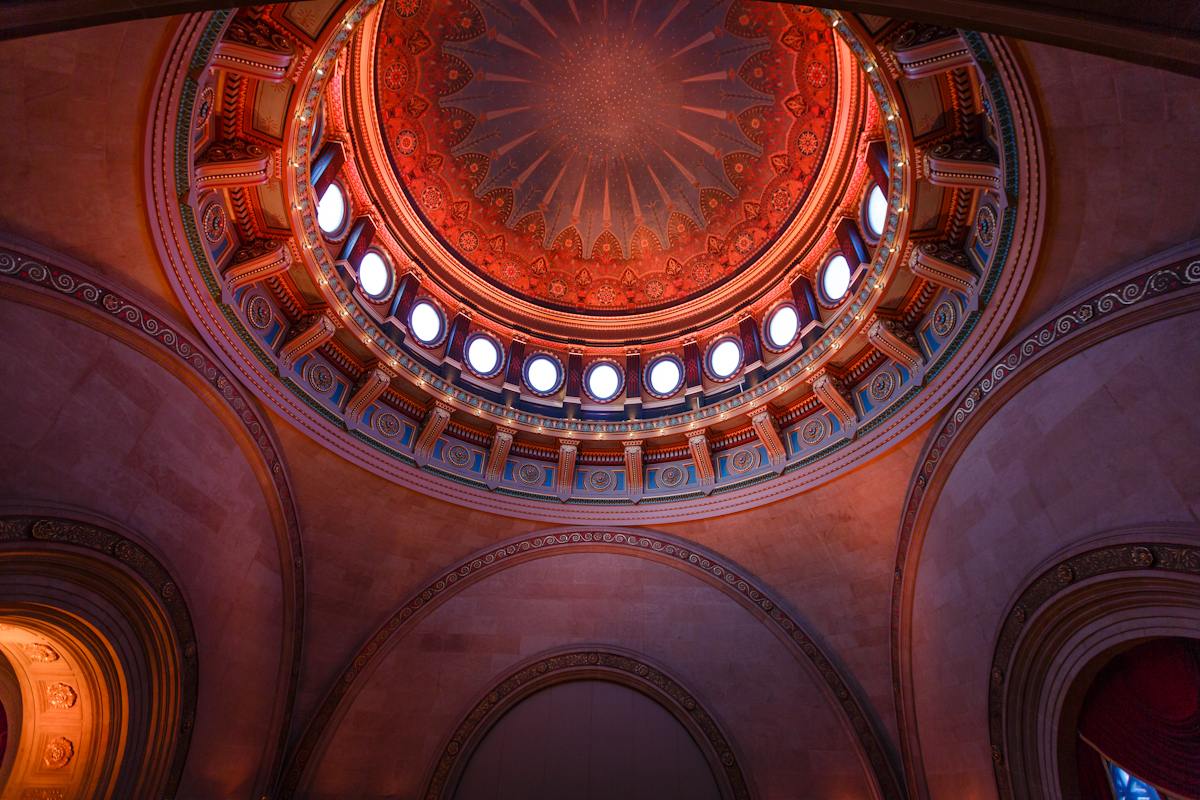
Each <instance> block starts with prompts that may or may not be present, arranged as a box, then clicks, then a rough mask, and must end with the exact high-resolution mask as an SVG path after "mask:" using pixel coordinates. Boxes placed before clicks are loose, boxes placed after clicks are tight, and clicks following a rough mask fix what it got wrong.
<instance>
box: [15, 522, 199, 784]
mask: <svg viewBox="0 0 1200 800" xmlns="http://www.w3.org/2000/svg"><path fill="white" fill-rule="evenodd" d="M0 571H2V572H3V573H4V576H5V579H4V581H3V582H2V583H0V623H2V624H0V651H2V652H3V654H4V655H5V656H6V657H7V661H8V662H9V664H11V665H12V667H13V671H14V673H15V676H16V678H17V682H18V683H19V685H20V692H21V701H22V702H21V730H20V733H19V737H20V742H19V745H18V748H17V753H16V758H15V761H14V764H13V767H12V773H11V774H10V776H9V781H8V784H7V786H6V789H5V791H6V794H5V795H4V796H5V797H6V798H7V797H9V796H12V797H17V796H19V793H20V792H24V791H26V790H28V789H35V790H36V789H42V790H45V791H47V792H48V793H49V794H48V795H47V796H57V797H61V798H63V800H68V799H69V798H75V797H79V798H83V797H98V798H104V797H155V796H157V797H174V795H175V792H176V789H177V788H178V786H179V781H180V778H181V776H182V774H183V768H184V762H185V761H186V758H187V753H188V747H189V744H190V742H191V733H192V727H193V725H194V723H195V718H196V698H197V687H198V682H199V681H198V664H197V662H198V658H197V655H198V654H197V648H196V641H195V632H194V629H193V627H192V620H191V613H190V612H189V610H188V607H187V603H186V602H185V600H184V598H183V595H182V593H181V592H180V591H179V589H178V584H177V583H176V581H175V579H174V578H173V576H172V575H171V574H170V573H169V572H168V570H167V569H166V568H164V567H163V566H162V564H161V563H160V562H159V561H158V560H157V558H155V556H154V555H153V554H152V553H150V552H149V551H147V550H146V549H145V548H143V547H142V546H141V545H139V544H137V543H136V542H134V541H132V540H130V539H129V538H127V537H125V536H122V535H121V534H118V533H115V532H113V531H111V530H107V529H104V528H100V527H97V526H93V525H89V524H86V523H80V522H76V521H74V520H67V519H61V518H48V517H34V516H11V517H4V518H0Z"/></svg>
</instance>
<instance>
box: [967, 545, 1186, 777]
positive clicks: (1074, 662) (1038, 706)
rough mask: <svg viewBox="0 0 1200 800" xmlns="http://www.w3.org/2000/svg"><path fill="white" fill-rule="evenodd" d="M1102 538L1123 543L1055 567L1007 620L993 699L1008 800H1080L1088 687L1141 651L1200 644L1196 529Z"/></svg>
mask: <svg viewBox="0 0 1200 800" xmlns="http://www.w3.org/2000/svg"><path fill="white" fill-rule="evenodd" d="M1164 534H1165V535H1164ZM1106 538H1109V539H1116V540H1118V541H1124V542H1125V543H1122V544H1111V545H1108V546H1104V547H1097V548H1094V549H1089V550H1085V551H1083V552H1080V553H1077V554H1074V555H1072V556H1070V557H1068V558H1063V559H1061V560H1059V561H1058V562H1057V563H1055V564H1052V565H1050V566H1049V568H1047V569H1046V570H1044V571H1043V572H1041V574H1039V575H1038V576H1037V577H1035V578H1034V579H1032V580H1031V581H1029V583H1028V585H1027V586H1026V587H1025V588H1024V590H1023V591H1022V592H1021V594H1020V597H1019V598H1018V599H1017V600H1016V601H1015V602H1014V603H1012V605H1011V606H1010V608H1009V609H1008V612H1007V613H1006V614H1005V615H1004V618H1003V619H1004V622H1003V626H1002V628H1001V631H1000V635H999V637H998V641H997V644H996V651H995V654H994V656H993V659H992V670H991V681H990V685H989V692H988V694H989V698H988V725H989V729H990V733H991V739H992V745H991V749H992V760H993V762H994V768H995V773H996V785H997V789H998V792H999V795H1000V797H1001V798H1003V800H1017V799H1018V798H1020V800H1026V799H1027V798H1028V799H1032V798H1050V800H1061V798H1070V797H1077V796H1078V794H1079V789H1078V785H1077V782H1076V775H1075V766H1074V765H1075V746H1076V744H1075V742H1076V727H1075V721H1076V719H1077V716H1078V713H1079V707H1080V704H1081V702H1082V700H1083V696H1084V694H1085V692H1086V690H1087V688H1088V686H1089V685H1090V684H1091V681H1092V678H1094V677H1095V675H1096V673H1097V672H1098V671H1099V670H1100V668H1101V667H1103V666H1104V664H1105V663H1107V661H1108V660H1109V659H1110V658H1111V657H1112V656H1113V655H1115V654H1116V653H1117V652H1119V651H1121V650H1123V649H1127V648H1128V647H1131V646H1133V645H1135V644H1137V643H1139V642H1142V641H1146V640H1148V639H1153V638H1158V637H1165V636H1184V637H1188V638H1193V639H1200V546H1198V545H1197V542H1200V527H1194V526H1193V527H1192V529H1190V530H1188V529H1181V530H1180V531H1179V532H1177V533H1176V534H1175V535H1174V536H1172V535H1171V534H1170V532H1169V531H1162V530H1158V531H1156V530H1153V529H1143V528H1138V529H1133V530H1130V531H1126V532H1121V533H1117V534H1115V535H1113V536H1111V537H1106Z"/></svg>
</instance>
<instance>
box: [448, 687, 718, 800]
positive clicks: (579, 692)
mask: <svg viewBox="0 0 1200 800" xmlns="http://www.w3.org/2000/svg"><path fill="white" fill-rule="evenodd" d="M453 797H454V798H455V800H482V798H488V800H491V799H492V798H507V797H514V798H515V797H522V798H528V799H529V800H538V799H539V798H544V799H545V800H550V798H558V797H623V798H629V800H643V799H644V800H652V799H654V800H657V798H664V797H680V798H684V797H686V798H696V800H718V798H720V797H721V792H720V790H719V789H718V788H717V781H716V779H715V778H714V777H713V773H712V770H711V769H710V767H709V764H708V762H707V760H706V759H705V757H704V754H703V753H702V752H701V750H700V747H699V745H698V744H697V743H696V740H695V739H694V738H692V736H691V734H690V733H689V732H688V731H687V730H686V729H685V728H684V726H683V725H682V724H681V723H680V722H679V720H678V719H676V718H675V716H674V715H673V714H671V712H669V711H668V710H667V709H666V708H664V707H663V706H661V705H660V704H659V703H657V702H656V701H655V700H653V699H651V698H650V697H649V696H648V695H646V694H643V693H642V692H639V691H637V690H636V689H634V688H632V687H630V686H625V685H622V684H619V683H614V682H611V681H606V680H596V679H585V680H575V681H570V682H566V683H558V684H554V685H552V686H548V687H546V688H544V689H541V690H540V691H536V692H534V693H533V694H531V695H529V696H527V697H525V698H524V699H523V700H521V701H519V702H518V703H517V704H516V705H514V706H513V707H512V708H510V709H509V710H508V711H507V712H506V713H505V714H504V716H502V717H501V718H500V719H499V720H498V721H497V722H496V724H495V725H493V726H492V728H491V729H490V730H489V731H488V732H487V733H486V735H484V737H483V738H482V740H481V741H480V742H479V744H478V746H477V747H476V748H475V751H474V752H473V753H472V754H471V756H470V759H469V761H468V762H467V765H466V767H465V769H464V770H463V773H462V777H461V779H460V780H459V782H458V786H457V787H456V788H455V791H454V794H453Z"/></svg>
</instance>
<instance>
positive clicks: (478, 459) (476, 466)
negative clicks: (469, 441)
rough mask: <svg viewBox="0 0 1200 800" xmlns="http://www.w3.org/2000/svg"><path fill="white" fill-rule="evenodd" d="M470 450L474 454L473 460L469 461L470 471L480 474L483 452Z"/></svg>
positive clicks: (481, 471) (481, 472)
mask: <svg viewBox="0 0 1200 800" xmlns="http://www.w3.org/2000/svg"><path fill="white" fill-rule="evenodd" d="M471 452H472V453H473V454H474V455H475V460H474V461H472V462H471V472H478V473H479V474H480V475H482V474H483V453H480V452H479V451H478V450H472V451H471Z"/></svg>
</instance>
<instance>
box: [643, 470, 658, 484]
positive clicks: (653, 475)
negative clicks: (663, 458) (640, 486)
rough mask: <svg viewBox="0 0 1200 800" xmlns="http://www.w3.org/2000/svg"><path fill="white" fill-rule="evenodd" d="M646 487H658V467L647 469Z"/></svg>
mask: <svg viewBox="0 0 1200 800" xmlns="http://www.w3.org/2000/svg"><path fill="white" fill-rule="evenodd" d="M646 488H647V489H657V488H658V470H656V469H648V470H646Z"/></svg>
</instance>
